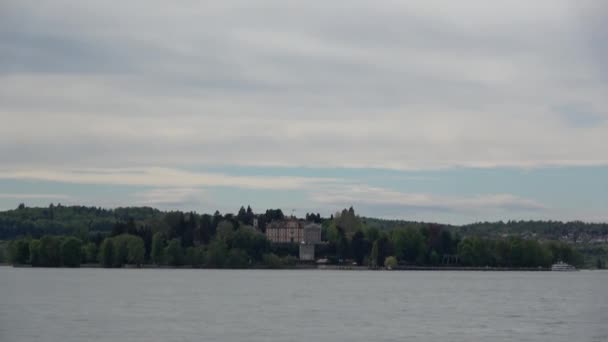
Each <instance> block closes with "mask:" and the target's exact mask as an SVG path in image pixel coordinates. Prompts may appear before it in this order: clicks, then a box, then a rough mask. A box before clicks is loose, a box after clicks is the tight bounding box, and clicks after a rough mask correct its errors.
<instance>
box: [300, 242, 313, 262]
mask: <svg viewBox="0 0 608 342" xmlns="http://www.w3.org/2000/svg"><path fill="white" fill-rule="evenodd" d="M300 260H306V261H311V260H315V245H313V244H311V245H307V244H304V243H303V244H300Z"/></svg>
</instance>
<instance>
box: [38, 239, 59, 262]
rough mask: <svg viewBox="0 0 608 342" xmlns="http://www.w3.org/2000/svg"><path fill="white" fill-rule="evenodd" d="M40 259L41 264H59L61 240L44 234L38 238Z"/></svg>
mask: <svg viewBox="0 0 608 342" xmlns="http://www.w3.org/2000/svg"><path fill="white" fill-rule="evenodd" d="M40 261H41V265H42V266H46V267H59V266H61V240H60V239H59V238H58V237H56V236H48V235H45V236H43V237H42V238H41V239H40Z"/></svg>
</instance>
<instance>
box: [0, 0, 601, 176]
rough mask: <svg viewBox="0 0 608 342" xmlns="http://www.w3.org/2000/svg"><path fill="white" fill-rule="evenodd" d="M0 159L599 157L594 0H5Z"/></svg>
mask: <svg viewBox="0 0 608 342" xmlns="http://www.w3.org/2000/svg"><path fill="white" fill-rule="evenodd" d="M0 13H1V14H0V46H1V48H2V51H3V58H2V60H0V103H2V105H0V116H1V117H2V119H3V122H5V123H10V124H5V125H2V126H1V127H0V159H1V160H3V163H4V164H5V165H7V166H19V165H22V166H23V165H24V166H30V165H47V166H48V165H51V164H56V163H61V164H62V165H71V166H76V167H106V166H111V167H137V166H142V165H145V166H158V167H176V166H177V167H179V166H182V165H190V164H209V165H218V164H225V165H234V164H237V165H282V166H294V165H296V166H297V165H305V166H321V167H325V166H338V167H374V168H394V169H420V168H427V169H428V168H431V169H433V168H445V167H454V166H465V167H469V166H475V167H478V166H482V167H494V166H522V167H534V166H541V165H596V164H606V163H608V156H607V154H606V153H605V147H606V143H605V141H606V140H605V137H606V136H607V135H608V120H607V119H608V113H607V108H608V97H607V96H605V95H606V94H608V86H607V84H606V81H608V77H607V76H608V74H607V73H606V70H607V68H606V60H608V55H607V54H606V49H605V48H602V47H601V46H600V45H602V44H601V40H598V39H599V38H602V37H606V32H608V28H607V27H608V26H607V25H606V24H605V22H606V21H602V19H603V18H606V13H607V12H606V6H605V5H603V2H602V1H600V0H598V1H579V2H576V3H573V2H571V1H561V0H558V1H554V0H551V1H548V0H544V1H536V2H534V4H530V3H529V2H527V1H526V2H524V1H512V2H509V3H508V4H495V3H492V4H490V3H487V2H485V1H464V2H459V3H458V4H450V3H449V2H439V1H424V2H408V3H400V2H387V3H383V4H376V3H370V2H363V1H348V2H340V1H339V2H335V3H332V4H327V3H326V2H318V1H312V2H306V3H292V2H283V1H263V2H257V3H256V5H255V6H253V5H252V4H251V3H250V2H247V1H229V2H222V4H217V3H214V2H182V3H180V4H173V5H172V6H167V5H166V4H165V3H164V2H160V1H133V2H129V4H122V5H121V6H116V5H115V4H112V3H107V2H87V3H86V4H85V3H82V2H79V1H52V2H51V1H42V2H36V3H35V4H34V3H27V2H23V1H5V2H3V5H2V11H1V12H0Z"/></svg>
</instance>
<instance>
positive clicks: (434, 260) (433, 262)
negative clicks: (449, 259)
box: [429, 250, 439, 265]
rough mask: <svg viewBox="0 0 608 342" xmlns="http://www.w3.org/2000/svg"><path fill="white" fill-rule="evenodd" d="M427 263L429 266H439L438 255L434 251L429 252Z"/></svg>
mask: <svg viewBox="0 0 608 342" xmlns="http://www.w3.org/2000/svg"><path fill="white" fill-rule="evenodd" d="M429 261H430V263H431V265H439V254H438V253H437V252H436V251H435V250H432V251H431V255H430V257H429Z"/></svg>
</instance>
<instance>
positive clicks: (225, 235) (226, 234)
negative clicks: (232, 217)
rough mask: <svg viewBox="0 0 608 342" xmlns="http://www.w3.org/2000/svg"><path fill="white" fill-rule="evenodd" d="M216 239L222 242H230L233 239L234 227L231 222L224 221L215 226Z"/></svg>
mask: <svg viewBox="0 0 608 342" xmlns="http://www.w3.org/2000/svg"><path fill="white" fill-rule="evenodd" d="M217 237H218V239H221V240H224V241H230V240H232V238H233V237H234V225H233V224H232V222H230V221H227V220H224V221H222V222H220V223H219V224H218V226H217Z"/></svg>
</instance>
